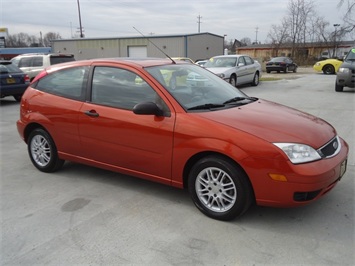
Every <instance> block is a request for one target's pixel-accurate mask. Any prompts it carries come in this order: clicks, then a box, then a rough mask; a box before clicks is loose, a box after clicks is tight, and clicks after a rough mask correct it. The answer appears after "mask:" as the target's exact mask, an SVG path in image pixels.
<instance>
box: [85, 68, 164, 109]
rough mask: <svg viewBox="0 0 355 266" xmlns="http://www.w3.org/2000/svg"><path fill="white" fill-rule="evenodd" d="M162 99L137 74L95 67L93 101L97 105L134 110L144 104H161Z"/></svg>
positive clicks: (124, 70)
mask: <svg viewBox="0 0 355 266" xmlns="http://www.w3.org/2000/svg"><path fill="white" fill-rule="evenodd" d="M159 99H160V97H159V96H158V94H157V93H156V92H155V91H154V90H153V88H152V87H150V86H149V84H148V83H147V82H145V81H144V80H143V79H142V78H141V77H140V76H138V75H137V74H136V73H134V72H131V71H128V70H126V69H121V68H116V67H101V66H100V67H95V69H94V75H93V80H92V93H91V101H92V102H93V103H96V104H100V105H106V106H112V107H116V108H121V109H126V110H133V107H134V106H135V105H136V104H138V103H142V102H155V103H158V102H159Z"/></svg>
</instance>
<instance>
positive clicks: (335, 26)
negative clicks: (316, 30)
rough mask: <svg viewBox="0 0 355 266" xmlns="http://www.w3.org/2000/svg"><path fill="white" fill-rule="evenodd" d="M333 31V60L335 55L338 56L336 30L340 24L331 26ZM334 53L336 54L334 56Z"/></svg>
mask: <svg viewBox="0 0 355 266" xmlns="http://www.w3.org/2000/svg"><path fill="white" fill-rule="evenodd" d="M333 26H334V28H335V31H334V51H333V57H334V58H335V57H336V55H338V52H337V28H338V27H339V26H340V24H333ZM335 53H336V54H335Z"/></svg>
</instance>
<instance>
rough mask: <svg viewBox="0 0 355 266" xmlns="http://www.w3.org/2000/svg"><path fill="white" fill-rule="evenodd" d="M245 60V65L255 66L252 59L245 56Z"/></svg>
mask: <svg viewBox="0 0 355 266" xmlns="http://www.w3.org/2000/svg"><path fill="white" fill-rule="evenodd" d="M244 59H245V63H246V64H247V65H252V64H254V60H253V59H251V58H250V57H249V56H244Z"/></svg>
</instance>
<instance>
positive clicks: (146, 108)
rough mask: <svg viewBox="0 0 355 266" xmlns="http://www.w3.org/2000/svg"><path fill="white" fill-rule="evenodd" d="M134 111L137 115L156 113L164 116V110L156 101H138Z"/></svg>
mask: <svg viewBox="0 0 355 266" xmlns="http://www.w3.org/2000/svg"><path fill="white" fill-rule="evenodd" d="M133 113H135V114H137V115H156V116H164V112H163V110H162V109H161V108H159V106H158V105H157V104H156V103H153V102H143V103H138V104H136V105H135V106H134V107H133Z"/></svg>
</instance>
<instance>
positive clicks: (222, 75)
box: [217, 73, 225, 79]
mask: <svg viewBox="0 0 355 266" xmlns="http://www.w3.org/2000/svg"><path fill="white" fill-rule="evenodd" d="M217 76H218V77H220V78H222V79H224V77H225V75H224V74H223V73H220V74H217Z"/></svg>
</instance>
